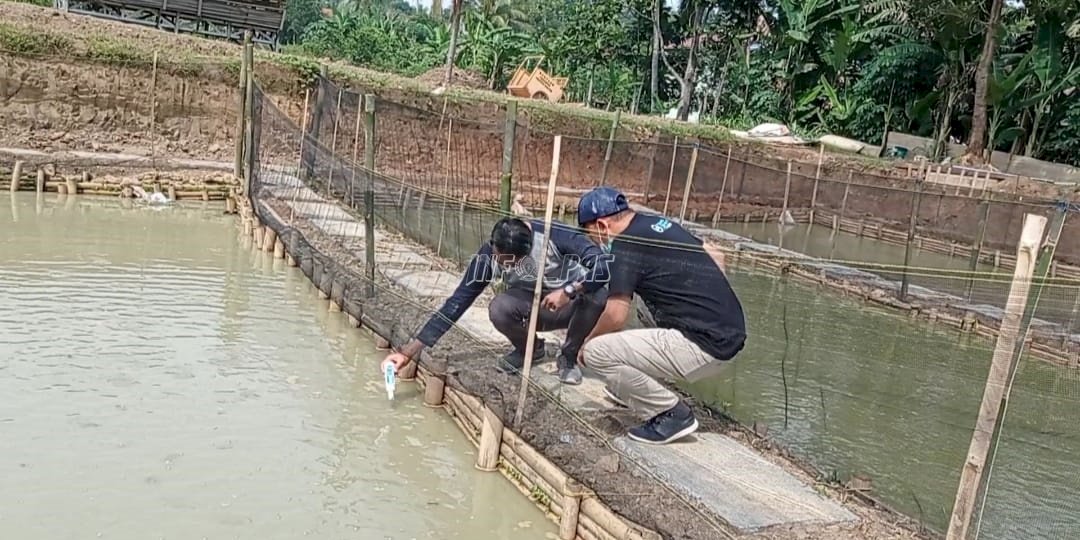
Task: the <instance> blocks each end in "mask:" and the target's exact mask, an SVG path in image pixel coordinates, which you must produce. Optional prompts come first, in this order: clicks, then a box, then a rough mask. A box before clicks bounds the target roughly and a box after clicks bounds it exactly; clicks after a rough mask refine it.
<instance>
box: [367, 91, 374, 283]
mask: <svg viewBox="0 0 1080 540" xmlns="http://www.w3.org/2000/svg"><path fill="white" fill-rule="evenodd" d="M375 144H376V141H375V94H365V95H364V169H365V171H366V173H367V178H365V182H364V183H365V185H364V263H365V264H364V266H365V269H364V270H365V273H366V274H367V297H368V298H373V297H374V296H375Z"/></svg>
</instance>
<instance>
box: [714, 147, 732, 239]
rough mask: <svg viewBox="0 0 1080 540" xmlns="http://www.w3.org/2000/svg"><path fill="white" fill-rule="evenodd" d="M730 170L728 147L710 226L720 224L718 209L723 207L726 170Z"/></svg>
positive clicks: (729, 148)
mask: <svg viewBox="0 0 1080 540" xmlns="http://www.w3.org/2000/svg"><path fill="white" fill-rule="evenodd" d="M730 168H731V147H730V146H729V147H728V151H727V159H726V160H724V180H723V181H721V182H720V198H719V199H717V200H716V212H715V213H713V217H712V226H713V228H714V229H715V228H716V226H717V225H719V224H720V207H721V206H723V205H724V190H725V189H727V178H728V170H729V169H730Z"/></svg>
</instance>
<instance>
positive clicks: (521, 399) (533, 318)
mask: <svg viewBox="0 0 1080 540" xmlns="http://www.w3.org/2000/svg"><path fill="white" fill-rule="evenodd" d="M561 153H562V135H556V136H555V141H554V145H553V148H552V150H551V179H550V180H548V193H547V208H545V209H544V243H543V245H542V246H541V248H540V253H547V251H548V244H549V242H550V241H551V219H552V213H553V212H554V207H555V187H556V185H558V183H559V162H560V159H561ZM669 193H670V190H669ZM543 286H544V264H542V263H539V264H537V265H536V286H535V287H533V300H532V309H531V310H530V312H529V337H528V339H527V340H526V341H525V366H524V368H523V369H522V370H521V391H520V393H519V395H518V403H517V410H516V411H514V427H518V426H520V425H521V417H522V415H523V414H525V398H526V397H527V395H528V391H529V382H530V379H529V371H530V370H531V369H532V358H533V351H534V350H535V346H536V323H537V320H538V318H539V317H538V315H539V313H540V293H541V292H542V291H543Z"/></svg>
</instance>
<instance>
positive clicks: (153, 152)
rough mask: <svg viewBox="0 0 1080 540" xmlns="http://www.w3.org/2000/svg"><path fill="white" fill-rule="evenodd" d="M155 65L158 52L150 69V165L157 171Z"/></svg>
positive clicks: (155, 53)
mask: <svg viewBox="0 0 1080 540" xmlns="http://www.w3.org/2000/svg"><path fill="white" fill-rule="evenodd" d="M157 64H158V52H157V51H154V60H153V64H152V66H151V68H150V163H152V164H153V168H154V170H155V171H156V170H157V136H156V135H155V134H154V130H155V128H157Z"/></svg>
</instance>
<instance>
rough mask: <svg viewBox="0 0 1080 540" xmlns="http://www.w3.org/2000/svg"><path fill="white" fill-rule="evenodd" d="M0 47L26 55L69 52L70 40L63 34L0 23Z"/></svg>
mask: <svg viewBox="0 0 1080 540" xmlns="http://www.w3.org/2000/svg"><path fill="white" fill-rule="evenodd" d="M0 49H2V50H4V51H10V52H13V53H17V54H26V55H44V54H56V53H65V52H70V50H71V41H70V40H68V39H67V38H66V37H64V36H58V35H55V34H50V33H48V32H38V31H34V30H29V29H23V28H19V27H16V26H13V25H9V24H4V23H0Z"/></svg>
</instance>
